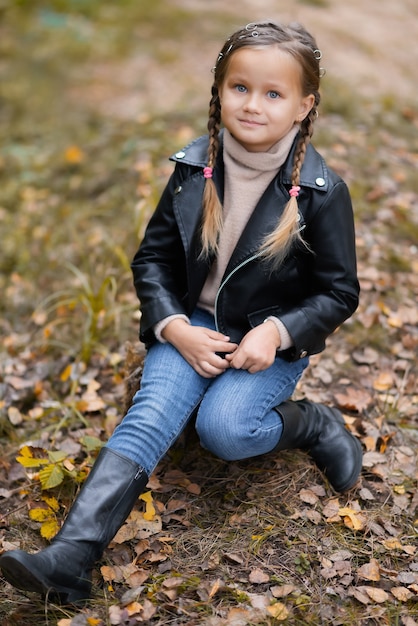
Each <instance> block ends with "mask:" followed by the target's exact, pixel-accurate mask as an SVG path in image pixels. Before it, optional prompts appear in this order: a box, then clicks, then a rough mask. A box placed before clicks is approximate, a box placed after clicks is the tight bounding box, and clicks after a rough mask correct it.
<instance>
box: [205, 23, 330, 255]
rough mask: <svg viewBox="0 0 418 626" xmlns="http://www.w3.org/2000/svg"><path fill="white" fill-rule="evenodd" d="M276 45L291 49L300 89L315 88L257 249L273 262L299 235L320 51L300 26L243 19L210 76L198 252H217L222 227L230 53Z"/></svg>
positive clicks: (307, 91) (317, 96)
mask: <svg viewBox="0 0 418 626" xmlns="http://www.w3.org/2000/svg"><path fill="white" fill-rule="evenodd" d="M277 44H278V45H279V46H280V48H281V50H283V51H284V52H287V53H288V54H290V55H292V56H293V58H294V59H295V60H296V61H298V63H299V65H300V68H301V89H302V95H303V96H308V95H310V94H313V96H314V104H313V106H312V109H311V110H310V111H309V113H308V114H307V116H306V117H305V119H304V120H302V122H301V124H300V133H299V140H298V143H297V146H296V150H295V155H294V161H293V169H292V178H291V182H292V188H291V190H290V192H289V194H290V199H289V201H288V203H287V204H286V207H285V209H284V211H283V214H282V216H281V218H280V220H279V222H278V224H277V226H276V228H275V229H274V230H273V232H272V233H270V234H269V235H268V236H267V237H266V238H265V240H264V241H263V242H262V244H261V249H260V251H261V255H262V256H263V257H265V258H266V259H268V260H270V261H272V263H273V266H277V265H279V264H280V263H281V261H282V260H283V259H284V257H285V256H286V254H287V252H288V251H289V248H290V246H291V245H292V243H293V242H294V241H295V240H301V241H302V238H301V236H300V233H299V228H298V219H299V212H298V203H297V196H298V194H299V182H300V172H301V169H302V165H303V162H304V159H305V155H306V149H307V146H308V144H309V142H310V140H311V137H312V134H313V124H314V121H315V119H316V117H317V116H318V112H317V107H318V105H319V102H320V94H319V82H320V76H321V68H320V66H319V60H320V59H321V52H320V51H319V50H318V48H317V45H316V41H315V39H314V38H313V37H312V35H311V34H310V33H308V32H307V31H306V30H305V28H304V27H303V26H301V25H300V24H297V23H292V24H289V25H287V26H284V25H280V24H276V23H273V22H261V23H257V24H247V26H245V27H244V28H241V29H240V30H238V31H236V32H235V33H234V34H232V35H231V36H230V37H229V38H228V39H227V40H226V42H225V43H224V45H223V48H222V50H221V51H220V53H219V55H218V58H217V61H216V65H215V67H214V68H213V70H212V71H213V73H214V81H213V84H212V92H211V93H212V97H211V100H210V103H209V119H208V124H207V128H208V133H209V148H208V159H207V166H206V167H205V168H204V176H205V179H206V181H205V189H204V195H203V220H202V255H204V256H208V255H210V254H211V253H215V254H216V252H217V247H218V238H219V233H220V231H221V229H222V205H221V202H220V200H219V197H218V194H217V191H216V187H215V184H214V182H213V180H212V170H213V168H214V167H215V163H216V158H217V155H218V151H219V131H220V128H221V103H220V99H219V91H220V89H221V87H222V85H223V83H224V81H225V77H226V74H227V71H228V67H229V63H230V59H231V57H232V55H233V54H234V52H236V51H237V50H239V49H241V48H244V47H250V46H257V47H260V46H271V45H277Z"/></svg>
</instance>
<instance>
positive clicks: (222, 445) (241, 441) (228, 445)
mask: <svg viewBox="0 0 418 626" xmlns="http://www.w3.org/2000/svg"><path fill="white" fill-rule="evenodd" d="M196 431H197V434H198V436H199V440H200V443H201V445H202V447H203V448H205V450H208V451H209V452H211V453H212V454H214V455H215V456H217V457H219V458H220V459H223V460H224V461H238V460H240V459H244V458H247V457H248V456H252V455H251V454H249V453H248V446H249V436H248V433H245V432H243V429H242V428H236V427H235V424H234V422H233V421H232V420H229V419H228V418H227V419H223V418H222V416H221V415H219V413H218V414H216V415H211V416H208V415H198V416H197V419H196Z"/></svg>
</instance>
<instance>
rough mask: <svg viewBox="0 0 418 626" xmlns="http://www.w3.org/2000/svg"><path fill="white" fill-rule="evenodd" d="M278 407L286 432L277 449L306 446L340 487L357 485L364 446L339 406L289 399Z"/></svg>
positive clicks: (343, 489)
mask: <svg viewBox="0 0 418 626" xmlns="http://www.w3.org/2000/svg"><path fill="white" fill-rule="evenodd" d="M275 410H276V411H277V412H278V413H279V415H281V417H282V419H283V434H282V436H281V439H280V441H279V443H278V444H277V446H276V447H275V450H293V449H295V448H300V449H302V450H305V451H306V452H308V453H309V455H310V456H311V457H312V459H313V460H314V461H315V463H316V465H317V466H318V467H319V469H320V470H321V471H322V472H324V474H325V476H326V477H327V479H328V481H329V482H330V484H331V486H332V487H333V488H334V489H335V490H336V491H340V492H343V491H347V490H348V489H351V487H354V485H355V484H356V482H357V479H358V477H359V475H360V472H361V466H362V459H363V453H362V448H361V444H360V442H359V440H358V439H356V437H354V435H352V434H351V433H350V432H349V431H348V430H347V429H346V427H345V423H344V418H343V416H342V415H341V413H340V412H339V411H338V410H337V409H332V408H330V407H327V406H324V405H323V404H316V403H315V402H309V401H308V400H299V401H296V402H293V401H291V400H289V401H287V402H283V403H282V404H280V405H279V406H277V407H276V408H275Z"/></svg>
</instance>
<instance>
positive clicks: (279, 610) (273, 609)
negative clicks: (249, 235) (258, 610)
mask: <svg viewBox="0 0 418 626" xmlns="http://www.w3.org/2000/svg"><path fill="white" fill-rule="evenodd" d="M267 612H268V613H269V615H271V616H272V617H274V619H277V620H278V621H279V622H284V620H286V619H287V618H288V617H289V611H288V610H287V608H286V606H285V605H284V604H282V603H281V602H276V603H275V604H272V605H271V606H268V607H267Z"/></svg>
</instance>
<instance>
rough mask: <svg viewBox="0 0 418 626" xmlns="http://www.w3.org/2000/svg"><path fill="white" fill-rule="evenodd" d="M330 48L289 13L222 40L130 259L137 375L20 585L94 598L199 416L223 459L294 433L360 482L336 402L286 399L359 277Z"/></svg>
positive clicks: (7, 562) (296, 440) (347, 482)
mask: <svg viewBox="0 0 418 626" xmlns="http://www.w3.org/2000/svg"><path fill="white" fill-rule="evenodd" d="M320 58H321V52H320V51H319V49H318V48H317V45H316V43H315V40H314V39H313V38H312V37H311V35H310V34H309V33H308V32H306V30H304V28H302V27H301V26H300V25H295V24H292V25H290V26H288V27H285V26H281V25H277V24H273V23H268V22H265V23H257V24H249V25H247V26H246V27H245V28H242V29H241V30H239V31H237V32H236V33H234V34H233V35H232V36H231V37H230V38H229V39H228V40H227V41H226V43H225V45H224V46H223V48H222V50H221V52H220V54H219V56H218V58H217V61H216V65H215V67H214V68H213V72H214V82H213V85H212V98H211V101H210V108H209V122H208V131H209V133H208V136H205V137H201V138H199V139H197V140H196V141H195V142H193V143H191V144H190V145H189V146H187V147H186V148H184V150H182V151H180V152H177V154H175V155H174V156H173V157H172V158H173V160H174V161H175V163H176V165H175V170H174V173H173V174H172V176H171V178H170V180H169V182H168V184H167V187H166V189H165V190H164V192H163V194H162V197H161V200H160V202H159V204H158V207H157V209H156V211H155V213H154V215H153V217H152V218H151V220H150V223H149V225H148V228H147V231H146V233H145V236H144V239H143V241H142V244H141V246H140V248H139V250H138V252H137V254H136V256H135V258H134V260H133V263H132V269H133V276H134V282H135V287H136V290H137V294H138V297H139V299H140V303H141V311H142V317H141V332H140V336H141V339H142V341H143V342H144V343H145V344H146V347H147V356H146V358H145V363H144V369H143V375H142V379H141V388H140V390H139V391H138V392H137V394H136V395H135V397H134V399H133V403H132V406H131V408H130V409H129V411H128V413H127V414H126V416H125V418H124V420H123V421H122V423H121V424H120V425H119V426H118V428H117V429H116V430H115V432H114V434H113V435H112V437H111V438H110V440H109V441H108V443H107V445H106V446H105V447H104V448H103V449H102V451H101V452H100V455H99V457H98V459H97V461H96V463H95V465H94V467H93V469H92V471H91V473H90V475H89V477H88V479H87V481H86V483H85V485H84V486H83V488H82V490H81V492H80V494H79V496H78V497H77V499H76V501H75V503H74V505H73V507H72V509H71V511H70V513H69V515H68V517H67V519H66V522H65V524H64V526H63V527H62V529H61V530H60V532H59V533H58V535H57V536H56V538H55V539H54V541H53V542H52V544H51V545H50V546H48V547H47V548H46V549H45V550H42V551H41V552H39V553H37V554H34V555H29V554H27V553H26V552H23V551H21V550H14V551H11V552H6V553H5V554H4V555H3V556H2V557H1V558H0V565H1V568H2V570H3V573H4V575H5V577H6V578H7V580H8V581H10V582H11V583H12V584H13V585H15V586H16V587H18V588H20V589H24V590H29V591H37V592H40V593H43V594H46V593H49V596H50V597H51V596H52V597H54V598H55V599H58V600H60V601H61V602H77V601H79V600H84V599H86V598H88V597H89V595H90V592H91V570H92V567H93V565H94V562H95V561H96V560H97V559H99V558H100V557H101V555H102V553H103V550H104V549H105V548H106V546H107V544H108V543H109V542H110V540H111V539H112V538H113V536H114V534H115V533H116V531H117V530H118V529H119V527H120V526H121V525H122V523H123V522H124V520H125V519H126V517H127V516H128V514H129V512H130V511H131V508H132V507H133V505H134V503H135V501H136V499H137V498H138V496H139V495H140V494H141V492H142V491H143V490H144V488H145V486H146V484H147V481H148V477H149V476H150V474H151V473H152V472H153V470H154V468H155V467H156V465H157V464H158V462H159V460H160V459H161V457H162V456H163V455H164V454H165V453H166V452H167V450H168V449H169V448H170V446H171V445H172V443H173V442H174V441H175V440H176V439H177V438H178V436H179V435H180V433H181V432H182V430H183V428H184V427H185V425H186V424H187V423H188V422H189V420H191V419H192V418H195V420H196V421H195V426H196V430H197V433H198V435H199V437H200V441H201V444H202V446H203V447H204V448H206V449H208V450H210V451H211V452H212V453H213V454H215V455H218V456H219V457H221V458H222V459H225V460H236V459H245V458H248V457H252V456H257V455H261V454H264V453H267V452H271V451H272V450H284V449H291V448H302V449H305V450H307V451H309V453H310V455H311V457H312V458H313V460H314V461H315V462H316V464H317V465H318V467H319V468H320V469H321V470H322V471H323V472H324V474H325V477H326V478H327V480H328V482H329V483H330V485H331V486H332V487H333V488H334V489H335V490H336V491H341V492H342V491H345V490H347V489H350V488H351V487H353V486H354V485H355V483H356V481H357V479H358V476H359V473H360V469H361V464H362V452H361V446H360V443H359V442H358V440H357V439H356V438H355V437H353V436H352V435H351V434H350V433H349V432H348V430H347V429H346V428H345V426H344V420H343V417H342V415H341V414H340V413H339V412H338V411H337V410H336V409H331V408H328V407H326V406H323V405H320V404H314V403H312V402H309V401H307V400H301V401H297V402H293V401H291V400H289V398H290V397H291V395H292V393H293V391H294V389H295V386H296V384H297V382H298V380H299V379H300V377H301V375H302V373H303V371H304V369H305V368H306V367H307V365H308V360H309V355H311V354H315V353H318V352H320V351H321V350H323V349H324V347H325V340H326V338H327V336H328V335H330V333H332V332H333V331H334V330H335V329H336V328H337V326H339V325H340V324H341V323H342V322H343V321H344V320H345V319H347V318H348V317H349V316H350V315H351V314H352V313H353V312H354V311H355V309H356V307H357V304H358V293H359V286H358V281H357V277H356V259H355V244H354V227H353V214H352V207H351V201H350V197H349V193H348V190H347V187H346V185H345V183H344V182H343V181H342V180H341V179H340V178H339V177H338V176H337V175H336V174H335V173H334V172H332V171H331V170H330V169H329V168H328V167H327V166H326V164H325V163H324V161H323V159H322V158H321V157H320V155H319V154H318V153H317V152H316V151H315V149H314V148H313V147H312V146H311V144H310V139H311V135H312V130H313V124H314V121H315V119H316V117H317V107H318V104H319V99H320V96H319V92H318V89H319V79H320V74H321V69H320V65H319V61H320ZM221 124H222V126H223V130H221Z"/></svg>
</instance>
